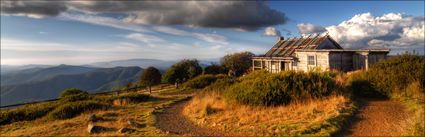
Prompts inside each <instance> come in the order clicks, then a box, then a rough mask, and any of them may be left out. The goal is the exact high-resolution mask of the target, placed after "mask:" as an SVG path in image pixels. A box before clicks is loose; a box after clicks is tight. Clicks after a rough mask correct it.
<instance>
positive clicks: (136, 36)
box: [126, 33, 164, 44]
mask: <svg viewBox="0 0 425 137" xmlns="http://www.w3.org/2000/svg"><path fill="white" fill-rule="evenodd" d="M126 38H128V39H132V40H137V41H141V42H144V43H147V44H149V43H155V42H164V40H163V39H161V38H159V37H157V36H154V35H147V34H142V33H131V34H128V35H127V36H126Z"/></svg>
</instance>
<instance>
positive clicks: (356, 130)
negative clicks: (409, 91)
mask: <svg viewBox="0 0 425 137" xmlns="http://www.w3.org/2000/svg"><path fill="white" fill-rule="evenodd" d="M357 102H358V105H359V112H358V113H357V114H356V115H355V117H354V118H353V119H352V120H351V124H350V126H349V127H346V129H345V131H343V132H342V134H341V135H342V136H399V135H400V134H401V133H402V132H403V131H404V130H405V127H406V123H405V122H406V119H407V118H408V116H409V113H408V112H406V111H405V108H404V107H403V106H402V105H401V104H400V103H399V102H396V101H390V100H386V99H368V98H360V99H358V100H357Z"/></svg>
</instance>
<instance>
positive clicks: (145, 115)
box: [0, 89, 186, 136]
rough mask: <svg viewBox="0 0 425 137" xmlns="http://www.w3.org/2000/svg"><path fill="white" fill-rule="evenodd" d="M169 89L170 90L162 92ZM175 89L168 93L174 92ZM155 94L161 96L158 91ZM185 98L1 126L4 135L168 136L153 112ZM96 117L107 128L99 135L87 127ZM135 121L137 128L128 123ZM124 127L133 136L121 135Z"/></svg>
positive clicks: (125, 103) (158, 98)
mask: <svg viewBox="0 0 425 137" xmlns="http://www.w3.org/2000/svg"><path fill="white" fill-rule="evenodd" d="M162 90H167V89H162ZM172 91H176V90H169V89H168V90H167V92H172ZM155 93H160V92H158V91H155ZM185 97H186V96H185V95H183V96H182V95H178V94H176V95H173V96H162V95H156V94H153V95H152V98H150V99H149V100H148V101H146V102H139V103H132V102H128V101H123V102H114V103H116V104H115V105H114V106H112V107H111V108H108V109H106V110H98V111H92V112H85V113H83V114H81V115H79V116H77V117H74V118H71V119H66V120H51V119H48V118H47V117H42V118H39V119H36V120H32V121H22V122H14V123H11V124H7V125H2V126H0V133H1V136H129V135H130V136H132V135H135V136H164V135H167V134H166V133H164V132H162V131H160V130H159V129H157V128H156V127H155V126H154V123H155V120H154V119H155V118H154V115H153V114H152V112H153V111H154V110H155V108H156V107H162V106H164V105H169V104H172V103H173V102H175V101H177V100H180V99H183V98H185ZM90 114H95V115H96V116H98V117H101V118H102V119H101V120H99V121H96V122H94V123H95V124H96V125H99V126H102V127H105V128H107V130H106V131H102V132H100V133H94V134H89V133H88V132H87V125H88V123H89V121H88V116H89V115H90ZM128 120H132V121H134V122H136V123H137V124H138V126H137V127H134V126H131V125H129V124H128V122H127V121H128ZM123 127H128V128H132V129H135V130H136V131H135V132H132V133H124V134H122V133H118V130H119V129H120V128H123Z"/></svg>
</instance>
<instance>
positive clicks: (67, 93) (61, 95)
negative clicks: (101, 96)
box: [59, 88, 89, 98]
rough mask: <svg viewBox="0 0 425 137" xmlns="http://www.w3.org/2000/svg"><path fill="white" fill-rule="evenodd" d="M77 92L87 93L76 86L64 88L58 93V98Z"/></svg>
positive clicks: (76, 93)
mask: <svg viewBox="0 0 425 137" xmlns="http://www.w3.org/2000/svg"><path fill="white" fill-rule="evenodd" d="M78 94H89V93H87V92H85V91H82V90H80V89H77V88H70V89H66V90H64V91H62V92H61V93H60V94H59V98H64V97H67V96H72V95H78Z"/></svg>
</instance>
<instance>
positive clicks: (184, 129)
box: [155, 101, 240, 136]
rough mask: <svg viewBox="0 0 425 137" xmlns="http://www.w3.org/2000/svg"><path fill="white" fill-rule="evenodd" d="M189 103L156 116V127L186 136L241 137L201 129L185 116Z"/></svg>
mask: <svg viewBox="0 0 425 137" xmlns="http://www.w3.org/2000/svg"><path fill="white" fill-rule="evenodd" d="M187 102H188V101H182V102H179V103H177V104H174V105H173V106H171V107H170V108H168V109H166V110H165V111H164V112H162V113H159V114H157V115H156V123H155V126H156V127H157V128H159V129H161V130H163V131H168V132H170V133H174V134H178V135H184V136H240V135H237V134H234V133H224V132H223V131H218V130H215V129H207V128H201V127H198V126H197V125H195V124H193V123H192V122H191V121H189V119H187V118H186V117H185V116H183V114H182V111H183V108H184V106H185V105H186V103H187Z"/></svg>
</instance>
